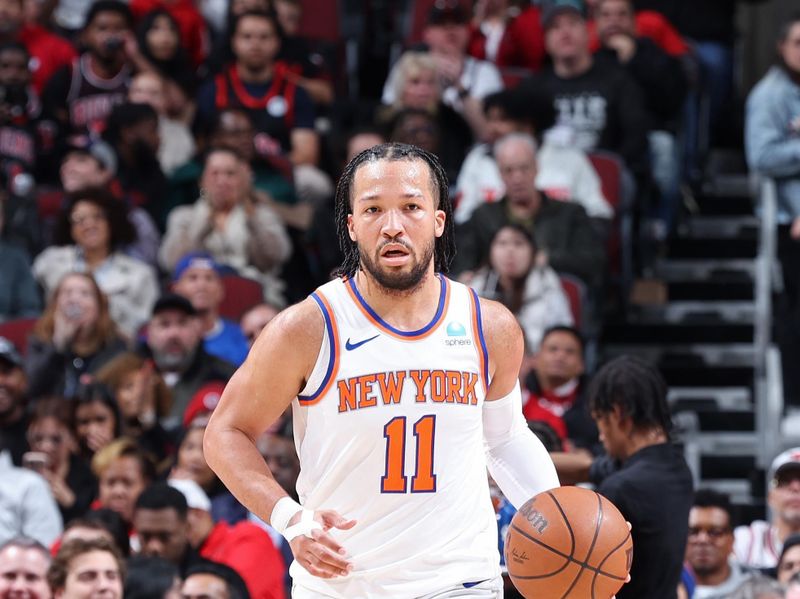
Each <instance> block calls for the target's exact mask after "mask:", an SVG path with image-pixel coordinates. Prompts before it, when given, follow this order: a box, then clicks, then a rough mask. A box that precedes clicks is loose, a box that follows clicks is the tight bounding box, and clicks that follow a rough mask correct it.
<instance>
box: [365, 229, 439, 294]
mask: <svg viewBox="0 0 800 599" xmlns="http://www.w3.org/2000/svg"><path fill="white" fill-rule="evenodd" d="M435 247H436V241H435V240H431V241H430V242H429V243H428V244H427V245H426V246H425V247H424V248H423V250H422V257H421V258H419V259H417V257H416V254H414V252H412V251H411V250H410V248H406V249H408V250H409V254H410V255H411V258H412V263H411V269H410V270H408V271H393V270H389V269H385V268H382V267H381V266H380V252H381V249H382V248H378V250H377V251H376V252H375V257H374V258H372V257H370V255H369V254H368V253H367V252H366V251H364V248H362V247H361V246H360V245H359V246H358V256H359V259H360V261H361V268H362V269H364V270H366V271H367V272H368V273H369V274H370V276H372V278H373V279H375V281H376V282H377V283H378V285H380V286H381V287H383V288H384V289H386V290H388V291H393V292H401V293H402V292H409V291H413V290H414V289H416V288H417V287H419V285H420V283H421V282H422V279H423V278H424V277H425V273H426V272H427V271H428V266H429V265H430V263H431V260H433V252H434V249H435Z"/></svg>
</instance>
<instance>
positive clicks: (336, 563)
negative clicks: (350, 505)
mask: <svg viewBox="0 0 800 599" xmlns="http://www.w3.org/2000/svg"><path fill="white" fill-rule="evenodd" d="M295 518H297V516H294V517H293V518H292V520H294V519H295ZM314 519H315V520H316V521H317V522H319V523H320V524H321V525H322V529H321V530H320V529H316V530H312V531H311V532H310V533H309V536H306V535H300V536H298V537H295V538H294V539H292V540H291V541H290V543H289V546H290V547H291V548H292V553H293V554H294V558H295V559H296V560H297V561H298V562H299V563H300V565H301V566H303V567H304V568H305V569H306V570H308V571H309V572H310V573H311V574H313V575H314V576H319V577H320V578H337V577H339V576H347V575H348V574H349V573H350V572H352V570H353V564H352V562H350V560H348V559H347V558H346V557H345V556H346V555H347V551H345V549H344V547H342V546H341V545H340V544H339V543H337V542H336V540H335V539H334V538H333V537H332V536H331V535H330V534H328V531H329V530H331V529H333V528H338V529H339V530H349V529H351V528H353V527H354V526H355V525H356V521H355V520H347V519H345V518H344V517H342V516H341V515H340V514H339V513H338V512H336V511H334V510H317V511H316V512H314ZM292 520H290V521H289V524H290V525H291V524H294V523H295V522H292Z"/></svg>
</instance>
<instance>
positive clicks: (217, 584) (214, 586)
mask: <svg viewBox="0 0 800 599" xmlns="http://www.w3.org/2000/svg"><path fill="white" fill-rule="evenodd" d="M181 599H230V595H229V594H228V585H226V584H225V581H224V580H222V579H221V578H219V577H218V576H214V575H213V574H192V575H191V576H189V577H188V578H187V579H186V580H185V581H184V582H183V587H182V588H181Z"/></svg>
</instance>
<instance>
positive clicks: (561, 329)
mask: <svg viewBox="0 0 800 599" xmlns="http://www.w3.org/2000/svg"><path fill="white" fill-rule="evenodd" d="M554 333H566V334H567V335H572V336H573V337H574V338H575V340H576V341H577V342H578V345H580V346H581V355H583V353H584V351H586V339H584V338H583V335H581V332H580V331H579V330H578V329H576V328H575V327H571V326H567V325H565V324H557V325H555V326H552V327H548V328H546V329H545V330H544V333H542V340H541V342H540V343H539V346H540V347H541V344H542V343H544V340H545V339H547V337H548V336H550V335H552V334H554Z"/></svg>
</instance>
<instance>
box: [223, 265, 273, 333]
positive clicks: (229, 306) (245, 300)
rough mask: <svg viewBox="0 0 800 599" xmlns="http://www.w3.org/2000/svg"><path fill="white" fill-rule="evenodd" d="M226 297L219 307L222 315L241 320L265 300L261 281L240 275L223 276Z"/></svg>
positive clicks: (237, 320)
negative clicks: (246, 313)
mask: <svg viewBox="0 0 800 599" xmlns="http://www.w3.org/2000/svg"><path fill="white" fill-rule="evenodd" d="M222 285H223V286H224V287H225V298H224V299H223V300H222V304H220V307H219V313H220V316H222V317H224V318H229V319H230V320H234V321H236V322H239V319H240V318H241V317H242V315H243V314H244V313H245V312H247V311H248V310H249V309H250V308H252V307H253V306H256V305H258V304H260V303H261V302H263V301H264V289H263V288H262V287H261V283H259V282H258V281H255V280H253V279H248V278H246V277H240V276H238V275H226V276H224V277H222Z"/></svg>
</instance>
